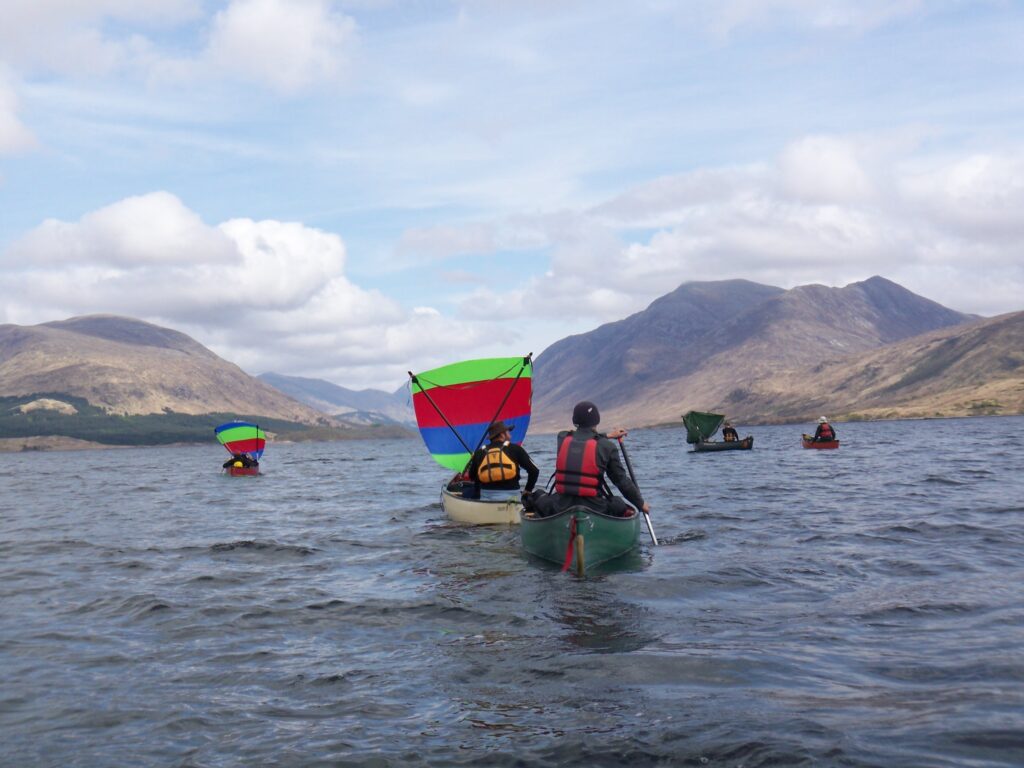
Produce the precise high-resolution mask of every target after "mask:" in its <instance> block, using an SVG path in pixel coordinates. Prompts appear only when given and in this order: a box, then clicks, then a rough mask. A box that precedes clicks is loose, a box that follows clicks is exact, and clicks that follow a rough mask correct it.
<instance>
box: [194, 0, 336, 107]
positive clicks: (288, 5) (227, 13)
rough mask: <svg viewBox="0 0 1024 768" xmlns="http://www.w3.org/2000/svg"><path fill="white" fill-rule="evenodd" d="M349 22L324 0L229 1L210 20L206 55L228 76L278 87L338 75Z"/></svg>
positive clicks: (296, 86)
mask: <svg viewBox="0 0 1024 768" xmlns="http://www.w3.org/2000/svg"><path fill="white" fill-rule="evenodd" d="M355 37H356V26H355V22H354V21H353V20H352V19H351V18H349V17H347V16H344V15H342V14H338V13H335V12H333V11H332V10H331V6H330V4H329V3H328V2H327V1H326V0H290V1H289V2H285V0H233V2H232V3H231V4H230V5H229V6H228V7H227V8H226V9H225V10H223V11H221V12H220V13H218V14H217V15H216V16H215V17H214V19H213V24H212V30H211V33H210V40H209V45H208V48H207V51H206V58H207V60H208V61H209V62H210V63H211V64H212V65H213V66H214V67H215V68H217V69H219V70H221V71H223V72H226V73H228V74H231V75H236V76H240V77H243V78H245V79H249V80H256V81H258V82H261V83H266V84H268V85H269V86H270V87H272V88H274V89H276V90H278V91H282V92H293V91H298V90H301V89H302V88H305V87H306V86H308V85H310V84H311V83H313V82H316V81H331V80H335V79H337V78H338V77H339V76H341V75H342V74H343V72H344V70H345V66H346V62H347V59H348V57H349V56H350V54H351V49H352V46H353V45H354V43H355Z"/></svg>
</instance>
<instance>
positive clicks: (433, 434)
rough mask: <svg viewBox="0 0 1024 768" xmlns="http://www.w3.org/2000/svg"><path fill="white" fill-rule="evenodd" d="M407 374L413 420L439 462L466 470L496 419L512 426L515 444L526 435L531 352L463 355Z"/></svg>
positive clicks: (528, 424)
mask: <svg viewBox="0 0 1024 768" xmlns="http://www.w3.org/2000/svg"><path fill="white" fill-rule="evenodd" d="M409 375H410V376H411V377H412V404H413V408H414V410H415V411H416V423H417V424H418V425H419V428H420V434H421V435H422V436H423V442H424V443H426V444H427V450H429V451H430V454H431V455H432V456H433V457H434V460H435V461H436V462H437V463H438V464H440V465H441V466H442V467H447V468H448V469H451V470H454V471H456V472H461V471H462V470H464V469H465V468H466V466H467V465H468V464H469V460H470V458H471V457H472V452H473V451H474V450H476V449H477V448H478V447H479V446H480V445H482V444H483V442H484V439H485V437H486V436H487V427H489V426H490V425H491V424H492V423H493V422H495V421H504V422H505V423H506V424H508V425H509V426H510V427H511V428H512V442H514V443H516V444H517V445H518V444H520V443H522V442H523V439H524V438H525V437H526V430H527V428H528V427H529V426H530V408H531V403H532V399H533V386H532V383H533V379H532V376H533V362H532V360H531V359H530V356H529V355H527V356H526V357H492V358H485V359H480V360H465V361H463V362H461V363H452V364H451V365H445V366H442V367H441V368H434V369H433V370H431V371H425V372H424V373H420V374H416V375H414V374H412V373H411V372H410V374H409Z"/></svg>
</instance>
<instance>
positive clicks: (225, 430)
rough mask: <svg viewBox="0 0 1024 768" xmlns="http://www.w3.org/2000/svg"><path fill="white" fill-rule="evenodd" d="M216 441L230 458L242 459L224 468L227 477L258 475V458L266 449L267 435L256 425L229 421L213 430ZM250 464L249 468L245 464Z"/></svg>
mask: <svg viewBox="0 0 1024 768" xmlns="http://www.w3.org/2000/svg"><path fill="white" fill-rule="evenodd" d="M213 431H214V434H216V436H217V440H218V441H219V442H220V444H221V445H223V446H224V447H225V448H226V449H227V452H228V453H230V454H231V455H232V456H242V457H244V458H243V459H241V460H239V461H236V462H234V464H232V465H229V466H228V467H226V468H225V471H226V472H227V473H228V474H229V475H233V476H245V475H258V474H259V473H260V464H259V462H260V458H262V456H263V451H264V450H266V447H267V435H266V433H265V432H264V431H263V430H262V429H260V428H259V426H257V425H256V424H250V423H249V422H247V421H229V422H227V423H226V424H221V425H220V426H219V427H214V428H213ZM249 462H251V465H250V466H245V464H247V463H249Z"/></svg>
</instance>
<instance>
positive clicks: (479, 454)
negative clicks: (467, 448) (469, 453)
mask: <svg viewBox="0 0 1024 768" xmlns="http://www.w3.org/2000/svg"><path fill="white" fill-rule="evenodd" d="M486 454H487V451H486V449H484V448H477V449H476V453H474V454H473V458H471V459H470V460H469V467H468V468H467V471H468V472H469V479H470V480H472V481H473V482H474V483H479V480H477V479H476V471H477V469H478V468H479V467H480V462H481V461H483V460H484V456H485V455H486Z"/></svg>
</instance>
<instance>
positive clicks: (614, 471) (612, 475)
mask: <svg viewBox="0 0 1024 768" xmlns="http://www.w3.org/2000/svg"><path fill="white" fill-rule="evenodd" d="M598 450H599V451H600V453H601V456H602V458H604V468H605V469H604V471H605V472H606V473H607V475H608V477H609V479H610V480H611V481H612V482H613V483H615V487H616V488H618V489H619V491H620V492H621V493H622V495H623V496H625V497H626V501H628V502H629V503H630V504H632V505H633V506H634V507H636V508H637V509H640V508H642V507H643V505H644V497H643V496H641V495H640V489H639V488H637V487H636V484H635V483H634V482H633V481H632V480H630V478H629V472H627V471H626V468H625V467H624V466H622V462H621V461H619V450H618V445H616V443H615V441H614V440H609V439H608V438H602V439H601V441H600V442H599V443H598Z"/></svg>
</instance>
